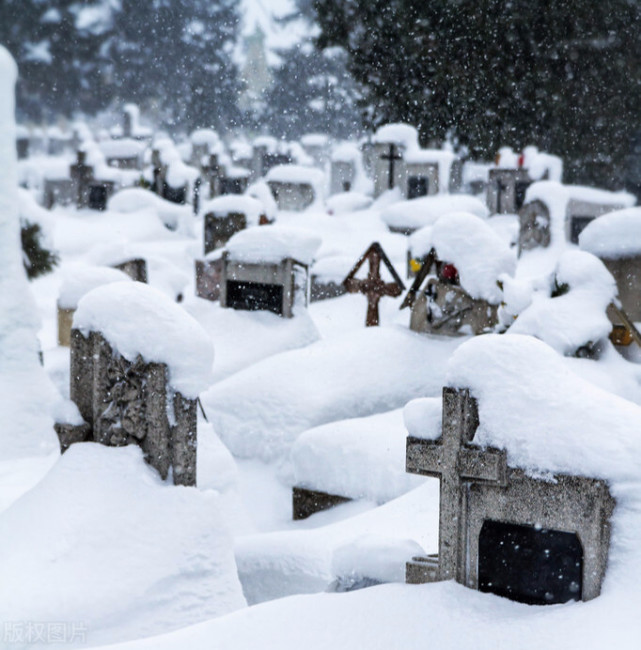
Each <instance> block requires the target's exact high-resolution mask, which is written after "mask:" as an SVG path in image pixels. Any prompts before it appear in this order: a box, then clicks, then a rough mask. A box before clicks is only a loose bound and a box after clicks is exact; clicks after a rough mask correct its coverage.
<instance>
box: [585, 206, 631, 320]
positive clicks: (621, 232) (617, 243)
mask: <svg viewBox="0 0 641 650" xmlns="http://www.w3.org/2000/svg"><path fill="white" fill-rule="evenodd" d="M579 246H580V247H581V248H582V249H583V250H584V251H587V252H589V253H592V254H593V255H596V256H597V257H599V258H600V259H601V260H602V261H603V263H604V264H605V266H606V268H607V269H608V271H610V273H611V274H612V276H613V277H614V279H615V280H616V283H617V289H618V293H619V300H620V301H621V304H622V306H623V309H624V310H625V312H626V313H627V315H628V317H629V318H630V319H631V320H632V321H634V322H639V321H641V208H629V209H627V210H617V211H615V212H611V213H610V214H606V215H604V216H603V217H600V218H599V219H597V220H595V221H593V222H592V223H590V224H589V225H588V226H587V227H586V228H585V230H584V231H583V232H582V233H581V234H580V236H579Z"/></svg>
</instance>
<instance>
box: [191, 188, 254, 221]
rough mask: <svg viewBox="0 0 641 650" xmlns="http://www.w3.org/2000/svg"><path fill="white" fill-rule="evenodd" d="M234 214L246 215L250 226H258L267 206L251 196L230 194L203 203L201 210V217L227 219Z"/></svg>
mask: <svg viewBox="0 0 641 650" xmlns="http://www.w3.org/2000/svg"><path fill="white" fill-rule="evenodd" d="M232 212H239V213H241V214H244V215H245V217H247V223H248V224H249V225H252V226H257V225H258V221H259V219H260V216H261V215H264V214H265V206H264V205H263V204H262V202H261V201H259V200H258V199H255V198H253V197H251V196H243V195H238V194H228V195H225V196H217V197H216V198H215V199H210V200H208V201H203V202H202V204H201V206H200V210H199V214H201V215H205V214H213V215H214V216H216V217H226V216H227V215H229V214H230V213H232Z"/></svg>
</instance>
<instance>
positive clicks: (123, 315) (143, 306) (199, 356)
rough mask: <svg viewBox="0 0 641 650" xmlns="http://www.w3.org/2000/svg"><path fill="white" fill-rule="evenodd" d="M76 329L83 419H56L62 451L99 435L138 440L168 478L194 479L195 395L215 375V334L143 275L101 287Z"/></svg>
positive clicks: (87, 300)
mask: <svg viewBox="0 0 641 650" xmlns="http://www.w3.org/2000/svg"><path fill="white" fill-rule="evenodd" d="M73 327H74V329H73V330H72V332H71V390H70V394H71V399H72V400H73V401H74V402H75V403H76V406H77V407H78V410H79V411H80V414H81V415H82V417H83V419H84V421H85V424H84V425H80V426H78V425H76V426H71V425H67V424H58V425H57V427H56V428H57V431H58V435H59V437H60V442H61V447H62V449H63V450H64V449H65V448H66V447H68V446H69V445H70V444H71V443H73V442H80V441H83V440H93V441H95V442H100V443H102V444H105V445H110V446H124V445H128V444H138V445H140V447H142V449H143V451H144V453H145V458H146V460H147V462H149V464H150V465H152V466H153V467H154V468H156V469H157V470H158V472H159V473H160V475H161V476H162V478H163V479H164V478H166V477H167V475H168V474H169V472H170V471H171V473H172V476H173V481H174V483H175V484H176V485H195V483H196V451H197V431H196V400H197V397H198V393H199V392H200V391H201V390H203V389H204V388H206V387H207V385H208V383H209V379H210V373H211V365H212V360H213V350H212V346H211V341H210V339H209V336H208V335H207V334H206V332H204V330H203V329H202V328H201V327H200V325H199V324H198V323H197V322H196V321H195V320H194V319H193V318H191V317H190V316H189V315H188V314H187V313H186V312H184V310H182V309H181V308H180V307H178V306H177V305H175V304H174V303H173V302H172V301H170V300H169V299H168V298H167V297H165V296H164V295H163V294H161V293H160V292H158V291H156V290H155V289H152V288H151V287H148V286H147V285H144V284H141V283H138V282H116V283H113V284H109V285H105V286H101V287H98V288H96V289H94V290H92V291H90V292H89V293H87V294H86V295H85V296H84V297H83V298H82V299H81V300H80V302H79V304H78V309H77V311H76V313H75V315H74V320H73Z"/></svg>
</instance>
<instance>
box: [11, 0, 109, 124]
mask: <svg viewBox="0 0 641 650" xmlns="http://www.w3.org/2000/svg"><path fill="white" fill-rule="evenodd" d="M98 6H99V5H98V3H91V2H77V0H2V2H0V43H2V44H3V45H5V46H6V47H7V49H8V50H9V51H10V52H11V53H12V54H13V56H14V58H15V59H16V62H17V63H18V68H19V70H20V77H19V79H18V84H17V88H16V100H17V106H18V111H19V113H20V114H21V115H22V116H24V117H27V118H31V119H37V120H40V119H53V117H54V116H56V115H58V114H61V113H62V114H66V115H71V114H72V113H73V112H74V111H80V110H83V111H87V112H92V111H94V110H97V109H98V108H100V107H101V106H102V105H104V103H105V101H106V100H107V99H108V84H106V83H105V77H104V72H105V71H106V67H105V64H106V61H105V59H104V57H103V56H102V50H101V48H102V45H103V43H104V39H105V38H106V33H107V31H108V29H109V26H110V19H109V12H108V11H104V12H101V11H96V9H97V8H98Z"/></svg>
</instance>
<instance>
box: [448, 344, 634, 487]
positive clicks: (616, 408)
mask: <svg viewBox="0 0 641 650" xmlns="http://www.w3.org/2000/svg"><path fill="white" fill-rule="evenodd" d="M551 377H553V378H554V380H553V381H551V380H550V378H551ZM447 383H448V385H450V386H454V387H459V388H469V389H470V391H471V393H472V395H473V396H474V397H476V399H477V400H478V405H479V416H480V421H481V424H480V426H479V428H478V430H477V432H476V434H475V436H474V440H473V442H474V444H477V445H479V446H481V447H485V446H491V447H498V448H499V449H505V450H507V455H508V463H509V464H510V466H512V467H520V468H522V469H524V470H525V471H526V472H528V473H529V474H531V475H534V476H539V475H549V474H550V473H552V474H556V473H559V474H572V475H579V476H588V477H593V478H601V479H605V480H610V481H612V482H614V483H615V484H616V482H619V481H634V482H636V481H638V467H639V463H640V462H641V437H639V435H638V430H639V423H640V422H641V408H640V407H639V406H637V405H636V404H633V403H631V402H628V401H626V400H624V399H622V398H620V397H617V396H616V395H613V394H611V393H608V392H606V391H604V390H602V389H600V388H597V387H596V386H594V385H593V384H590V383H588V382H587V381H586V380H585V379H583V378H581V377H579V376H578V375H576V374H574V373H573V372H572V371H571V370H569V369H568V367H567V365H566V364H565V362H564V360H563V357H561V356H560V355H558V354H557V353H556V352H554V350H552V348H550V347H549V346H547V345H546V344H545V343H542V342H541V341H539V340H537V339H535V338H532V337H529V336H521V335H512V334H504V335H496V334H488V335H485V336H478V337H475V338H474V339H471V340H469V341H467V342H466V343H464V344H463V345H462V346H461V347H460V348H459V349H458V350H456V352H454V354H453V355H452V358H451V360H450V363H449V366H448V372H447ZM615 488H616V485H615ZM615 496H616V489H615Z"/></svg>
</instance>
